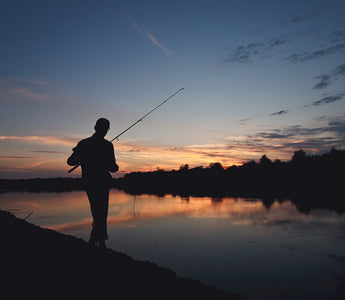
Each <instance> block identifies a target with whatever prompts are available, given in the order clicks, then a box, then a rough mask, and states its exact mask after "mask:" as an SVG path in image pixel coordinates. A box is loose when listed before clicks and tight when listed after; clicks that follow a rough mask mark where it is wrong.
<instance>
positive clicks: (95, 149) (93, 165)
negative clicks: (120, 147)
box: [67, 134, 119, 184]
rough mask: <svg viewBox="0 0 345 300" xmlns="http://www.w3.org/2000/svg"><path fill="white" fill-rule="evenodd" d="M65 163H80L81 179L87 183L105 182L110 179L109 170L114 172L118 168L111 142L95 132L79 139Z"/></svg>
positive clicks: (73, 164) (71, 164)
mask: <svg viewBox="0 0 345 300" xmlns="http://www.w3.org/2000/svg"><path fill="white" fill-rule="evenodd" d="M67 163H68V164H69V165H70V166H75V165H77V164H78V163H80V164H81V168H82V176H83V179H84V180H85V181H86V183H88V184H92V183H97V182H107V181H109V180H110V179H111V175H110V174H109V172H116V171H117V170H118V169H119V167H118V166H117V164H116V160H115V154H114V147H113V144H112V143H111V142H109V141H107V140H105V139H104V138H103V137H99V136H97V135H96V134H94V135H93V136H91V137H89V138H86V139H84V140H81V141H80V142H79V143H78V145H77V146H76V147H75V148H73V153H72V155H71V156H70V157H69V158H68V160H67Z"/></svg>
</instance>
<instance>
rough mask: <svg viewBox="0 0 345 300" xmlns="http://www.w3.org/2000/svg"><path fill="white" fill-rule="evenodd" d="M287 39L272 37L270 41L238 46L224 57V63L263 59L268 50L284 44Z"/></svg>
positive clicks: (249, 61)
mask: <svg viewBox="0 0 345 300" xmlns="http://www.w3.org/2000/svg"><path fill="white" fill-rule="evenodd" d="M286 42H287V40H283V39H277V38H272V39H270V40H268V41H263V42H258V43H250V44H247V45H241V46H238V47H237V48H236V49H234V50H232V51H231V52H230V54H229V55H228V56H227V57H226V58H224V59H223V63H251V62H253V60H254V58H259V59H262V58H264V55H265V54H266V52H267V51H269V50H271V49H273V48H275V47H278V46H280V45H283V44H285V43H286Z"/></svg>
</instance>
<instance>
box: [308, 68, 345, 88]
mask: <svg viewBox="0 0 345 300" xmlns="http://www.w3.org/2000/svg"><path fill="white" fill-rule="evenodd" d="M344 75H345V65H339V66H337V67H336V68H335V69H334V70H332V71H331V72H329V73H326V74H322V75H320V76H317V77H315V79H318V80H319V82H317V83H316V84H315V85H314V87H313V88H314V89H324V88H326V87H328V86H329V85H330V84H331V83H332V81H333V80H337V79H338V78H339V77H340V76H344Z"/></svg>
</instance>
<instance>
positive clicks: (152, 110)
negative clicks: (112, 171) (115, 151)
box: [68, 88, 184, 173]
mask: <svg viewBox="0 0 345 300" xmlns="http://www.w3.org/2000/svg"><path fill="white" fill-rule="evenodd" d="M182 90H184V88H180V89H179V90H178V91H176V92H175V93H173V94H172V95H170V96H169V97H168V98H166V99H165V100H164V101H163V102H161V103H160V104H158V105H157V106H156V107H154V108H153V109H151V110H150V111H149V112H148V113H146V114H145V115H143V116H142V117H141V118H140V119H139V120H138V121H136V122H134V123H133V124H132V125H131V126H129V127H128V128H127V129H125V130H124V131H122V132H121V133H120V134H118V135H117V136H116V137H114V138H113V139H112V140H111V141H110V142H111V143H112V142H113V141H115V140H118V139H119V137H120V136H121V135H123V134H124V133H125V132H127V131H128V130H130V129H131V128H132V127H134V126H135V125H137V124H138V123H140V122H141V121H142V120H144V119H145V118H146V117H147V116H148V115H150V114H151V113H153V112H154V111H155V110H156V109H158V108H159V107H160V106H162V105H163V104H165V103H167V102H168V101H169V100H170V99H171V98H173V97H174V96H176V95H177V94H178V93H179V92H181V91H182ZM79 166H80V163H78V164H77V165H76V166H74V167H73V168H72V169H70V170H69V171H68V173H71V172H73V171H74V170H75V169H76V168H78V167H79Z"/></svg>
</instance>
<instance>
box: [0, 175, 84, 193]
mask: <svg viewBox="0 0 345 300" xmlns="http://www.w3.org/2000/svg"><path fill="white" fill-rule="evenodd" d="M82 189H84V184H83V180H82V179H81V178H62V177H58V178H33V179H0V192H6V191H17V192H37V193H39V192H69V191H73V190H82Z"/></svg>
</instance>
